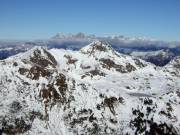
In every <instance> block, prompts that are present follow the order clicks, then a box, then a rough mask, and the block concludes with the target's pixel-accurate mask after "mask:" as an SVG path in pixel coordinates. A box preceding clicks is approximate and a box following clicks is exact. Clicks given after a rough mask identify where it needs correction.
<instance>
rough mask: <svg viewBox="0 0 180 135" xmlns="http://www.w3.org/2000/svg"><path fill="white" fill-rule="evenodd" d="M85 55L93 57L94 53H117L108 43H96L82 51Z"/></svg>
mask: <svg viewBox="0 0 180 135" xmlns="http://www.w3.org/2000/svg"><path fill="white" fill-rule="evenodd" d="M80 51H81V52H82V53H84V54H89V55H92V54H94V53H105V52H107V53H115V50H114V49H113V48H112V47H111V45H110V44H109V43H108V42H106V41H99V40H97V41H94V42H92V43H91V44H89V45H87V46H85V47H83V48H82V49H81V50H80Z"/></svg>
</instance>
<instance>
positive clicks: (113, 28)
mask: <svg viewBox="0 0 180 135" xmlns="http://www.w3.org/2000/svg"><path fill="white" fill-rule="evenodd" d="M58 32H63V33H77V32H84V33H86V34H96V35H101V36H104V35H114V34H120V35H125V36H129V37H134V36H135V37H142V36H143V37H147V38H155V39H160V40H167V41H174V40H176V41H180V0H0V39H45V38H50V37H52V36H53V35H55V34H56V33H58Z"/></svg>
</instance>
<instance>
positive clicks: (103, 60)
mask: <svg viewBox="0 0 180 135" xmlns="http://www.w3.org/2000/svg"><path fill="white" fill-rule="evenodd" d="M178 65H180V61H179V58H175V59H174V60H173V61H172V62H170V63H169V64H168V65H167V66H166V67H163V68H160V67H156V66H154V65H152V64H150V63H147V62H145V61H143V60H141V59H138V58H135V57H132V56H128V55H123V54H120V53H118V52H116V51H115V50H114V49H113V48H112V47H111V46H110V45H109V44H108V43H106V42H100V41H96V42H93V43H91V44H90V45H88V46H86V47H84V48H82V49H81V50H80V51H71V50H63V49H51V50H46V49H44V48H41V47H35V48H33V49H32V50H30V51H28V52H25V53H22V54H18V55H16V56H13V57H10V58H8V59H5V60H3V61H0V71H1V72H0V110H1V111H0V132H2V133H4V134H20V133H21V134H43V135H44V134H47V135H48V134H54V135H55V134H130V135H134V134H147V135H152V134H157V135H162V134H172V135H176V134H180V132H179V130H180V115H179V112H180V84H179V83H178V82H180V78H179V67H178ZM173 72H175V74H176V75H174V74H173Z"/></svg>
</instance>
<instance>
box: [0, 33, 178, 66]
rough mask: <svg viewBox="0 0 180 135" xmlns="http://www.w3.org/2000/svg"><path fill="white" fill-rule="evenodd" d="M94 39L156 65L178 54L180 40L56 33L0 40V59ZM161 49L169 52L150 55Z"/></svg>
mask: <svg viewBox="0 0 180 135" xmlns="http://www.w3.org/2000/svg"><path fill="white" fill-rule="evenodd" d="M96 40H100V41H107V42H109V43H110V44H111V45H112V46H113V48H114V49H115V50H116V51H118V52H120V53H124V54H131V55H133V54H134V53H133V52H136V56H137V57H140V58H142V59H144V60H146V61H148V62H152V63H154V64H156V65H158V66H164V65H166V64H167V63H168V62H169V61H170V60H171V59H172V58H173V57H174V56H179V55H180V42H165V41H158V40H153V39H146V38H129V37H125V36H122V35H119V36H107V37H100V36H95V35H85V34H84V33H77V34H60V33H58V34H56V35H55V36H53V37H52V38H50V39H46V40H35V41H0V59H5V58H7V57H9V56H12V55H15V54H18V53H20V52H25V51H27V50H29V49H31V48H32V47H34V46H45V47H47V48H49V49H51V48H64V49H71V50H79V49H80V48H82V47H84V46H85V45H87V44H89V43H91V42H93V41H96ZM10 48H11V49H10ZM160 50H161V51H160ZM162 51H164V52H167V51H168V52H169V53H166V55H167V56H166V57H164V56H163V57H161V56H162V55H160V54H159V55H158V56H156V57H155V56H154V55H151V54H152V53H155V54H157V52H159V53H160V52H162ZM138 52H139V53H140V54H142V52H144V53H143V54H144V55H146V54H148V55H146V56H143V57H142V56H139V55H137V53H138ZM150 55H151V56H150ZM169 55H170V56H169Z"/></svg>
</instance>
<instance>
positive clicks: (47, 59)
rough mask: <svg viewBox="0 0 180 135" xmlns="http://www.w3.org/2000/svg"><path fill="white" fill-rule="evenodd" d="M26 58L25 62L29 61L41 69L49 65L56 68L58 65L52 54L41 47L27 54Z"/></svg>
mask: <svg viewBox="0 0 180 135" xmlns="http://www.w3.org/2000/svg"><path fill="white" fill-rule="evenodd" d="M24 56H25V60H29V61H30V62H32V63H34V64H36V65H38V66H40V67H48V66H49V65H50V66H52V67H55V66H56V65H57V61H56V60H55V58H54V57H53V56H52V55H51V53H49V52H48V51H47V50H46V49H45V48H43V47H40V46H37V47H34V48H32V49H31V50H29V51H28V52H26V53H25V54H24Z"/></svg>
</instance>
